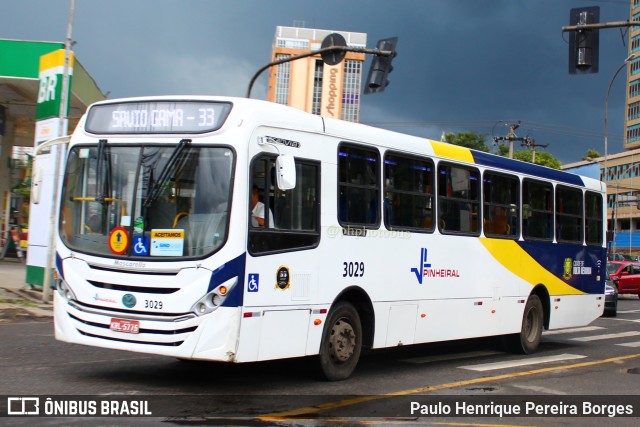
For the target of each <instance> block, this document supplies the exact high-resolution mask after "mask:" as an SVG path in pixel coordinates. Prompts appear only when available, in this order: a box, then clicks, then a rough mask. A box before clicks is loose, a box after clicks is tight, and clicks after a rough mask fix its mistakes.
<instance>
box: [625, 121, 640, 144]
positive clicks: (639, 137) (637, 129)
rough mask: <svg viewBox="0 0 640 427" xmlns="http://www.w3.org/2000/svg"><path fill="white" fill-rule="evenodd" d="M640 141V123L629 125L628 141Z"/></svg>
mask: <svg viewBox="0 0 640 427" xmlns="http://www.w3.org/2000/svg"><path fill="white" fill-rule="evenodd" d="M635 141H640V125H633V126H629V127H627V143H629V142H635Z"/></svg>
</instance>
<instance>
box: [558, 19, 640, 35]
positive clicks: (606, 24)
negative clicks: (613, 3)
mask: <svg viewBox="0 0 640 427" xmlns="http://www.w3.org/2000/svg"><path fill="white" fill-rule="evenodd" d="M636 25H640V21H616V22H600V23H597V24H578V25H567V26H566V27H562V32H563V33H567V32H570V31H581V30H600V29H602V28H622V27H633V26H636Z"/></svg>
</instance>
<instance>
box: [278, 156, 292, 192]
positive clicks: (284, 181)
mask: <svg viewBox="0 0 640 427" xmlns="http://www.w3.org/2000/svg"><path fill="white" fill-rule="evenodd" d="M276 181H277V184H278V188H279V189H280V190H291V189H293V188H295V187H296V162H295V160H294V157H293V156H292V155H290V154H280V155H279V156H278V158H277V159H276Z"/></svg>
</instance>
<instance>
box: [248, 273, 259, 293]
mask: <svg viewBox="0 0 640 427" xmlns="http://www.w3.org/2000/svg"><path fill="white" fill-rule="evenodd" d="M259 288H260V275H259V274H257V273H249V277H248V278H247V291H248V292H258V289H259Z"/></svg>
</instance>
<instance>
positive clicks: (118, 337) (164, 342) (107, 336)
mask: <svg viewBox="0 0 640 427" xmlns="http://www.w3.org/2000/svg"><path fill="white" fill-rule="evenodd" d="M154 314H155V313H144V314H142V313H141V314H137V315H131V314H126V315H123V313H119V312H111V311H105V310H97V309H95V308H90V307H83V306H81V305H79V304H78V303H77V302H75V304H71V305H70V307H69V309H68V310H67V315H68V316H69V317H70V318H71V320H72V321H73V325H74V327H75V329H76V330H77V331H78V332H79V333H80V334H82V335H84V336H87V337H91V338H98V339H104V340H110V341H117V342H123V343H133V344H146V345H157V346H169V347H177V346H180V345H181V344H182V343H183V342H184V341H185V340H186V339H187V338H188V337H189V336H190V335H191V334H192V333H193V332H194V331H195V330H196V329H197V328H198V326H197V325H194V324H193V322H188V323H187V324H188V325H189V326H186V324H185V323H183V322H184V321H188V320H191V319H193V318H194V317H195V315H193V313H191V315H188V314H187V315H182V316H178V317H173V318H166V317H163V316H154ZM112 318H126V319H129V320H138V321H140V330H139V331H138V333H135V334H132V333H124V332H115V331H112V330H111V329H110V323H111V319H112Z"/></svg>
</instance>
